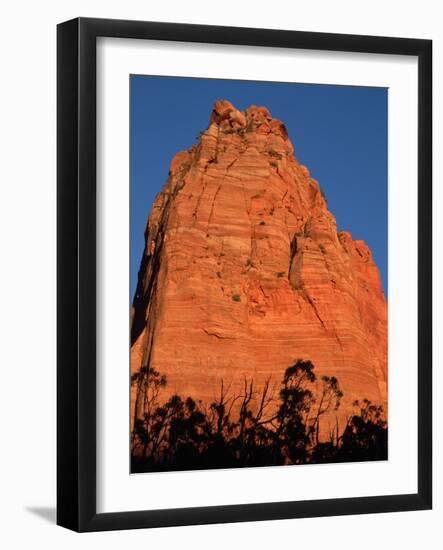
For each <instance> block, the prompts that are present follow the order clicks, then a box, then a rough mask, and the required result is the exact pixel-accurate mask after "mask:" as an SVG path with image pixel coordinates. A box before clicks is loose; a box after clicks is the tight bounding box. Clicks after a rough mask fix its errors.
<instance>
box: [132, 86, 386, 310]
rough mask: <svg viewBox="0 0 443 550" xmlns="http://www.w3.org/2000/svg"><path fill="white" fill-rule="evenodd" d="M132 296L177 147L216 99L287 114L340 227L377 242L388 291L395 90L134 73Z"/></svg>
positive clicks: (192, 137) (190, 138)
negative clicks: (390, 126)
mask: <svg viewBox="0 0 443 550" xmlns="http://www.w3.org/2000/svg"><path fill="white" fill-rule="evenodd" d="M130 96H131V107H130V110H131V112H130V123H131V129H130V132H131V145H130V153H131V167H130V168H131V228H130V231H131V299H132V297H133V295H134V291H135V287H136V284H137V273H138V269H139V266H140V260H141V255H142V252H143V247H144V228H145V224H146V219H147V217H148V215H149V212H150V209H151V205H152V202H153V200H154V198H155V195H156V194H157V193H158V192H159V191H160V190H161V188H162V187H163V185H164V183H165V181H166V179H167V177H168V171H169V164H170V162H171V159H172V158H173V156H174V155H175V153H176V152H177V151H180V150H182V149H187V148H188V147H190V146H191V145H192V144H193V143H196V141H197V136H198V134H199V132H200V131H202V130H204V129H206V128H207V126H208V121H209V116H210V113H211V110H212V105H213V103H214V101H215V100H217V99H228V100H229V101H231V102H232V103H233V104H234V106H235V107H236V108H237V109H240V110H244V109H246V108H247V107H249V105H253V104H255V105H264V106H266V107H267V108H268V109H269V110H270V111H271V114H272V116H273V117H274V118H279V119H281V120H282V121H283V122H284V123H285V125H286V127H287V129H288V132H289V137H290V139H291V141H292V143H293V145H294V151H295V156H296V158H297V159H298V160H299V161H300V162H301V163H302V164H304V165H306V166H307V167H308V168H309V170H310V172H311V175H312V177H313V178H315V179H316V180H318V182H319V183H320V185H321V187H322V189H323V190H324V192H325V194H326V197H327V199H328V205H329V209H330V210H331V212H332V213H333V214H334V216H335V217H336V219H337V227H338V229H339V230H346V231H350V232H351V233H352V236H353V238H354V239H363V240H364V241H366V243H367V244H368V245H369V247H370V248H371V250H372V253H373V255H374V259H375V261H376V263H377V265H378V267H379V269H380V273H381V277H382V282H383V287H384V289H385V292H386V295H387V268H388V266H387V252H388V251H387V99H388V91H387V89H386V88H369V87H356V86H329V85H327V86H326V85H318V84H293V83H275V82H253V81H241V80H212V79H195V78H176V77H156V76H144V75H132V76H131V77H130Z"/></svg>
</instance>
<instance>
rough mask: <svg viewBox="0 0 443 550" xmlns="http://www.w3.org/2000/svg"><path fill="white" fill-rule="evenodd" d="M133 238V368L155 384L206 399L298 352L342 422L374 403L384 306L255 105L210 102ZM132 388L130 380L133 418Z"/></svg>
mask: <svg viewBox="0 0 443 550" xmlns="http://www.w3.org/2000/svg"><path fill="white" fill-rule="evenodd" d="M145 237H146V246H145V250H144V254H143V258H142V262H141V267H140V272H139V279H138V286H137V291H136V296H135V299H134V304H133V319H132V334H131V336H132V349H131V369H132V372H133V373H136V372H138V371H139V370H140V368H141V367H143V366H144V367H146V366H149V367H153V368H155V369H156V370H158V371H160V372H161V373H162V374H166V375H167V378H168V387H167V388H166V391H169V392H171V393H172V392H179V393H180V394H182V395H184V396H187V395H191V396H193V397H194V398H195V399H201V400H202V401H203V402H209V401H211V400H213V399H214V397H215V395H216V394H217V391H218V388H219V386H220V381H221V379H223V380H224V382H225V383H229V384H231V387H233V388H234V387H236V384H238V385H240V384H241V383H242V382H243V380H244V378H245V377H246V378H248V379H250V378H253V379H254V380H255V383H256V384H257V385H258V386H261V385H262V384H263V383H264V381H265V380H266V379H268V378H269V377H271V380H272V381H274V382H275V383H279V382H280V380H281V378H282V375H283V372H284V370H285V369H286V368H287V367H288V366H290V365H291V364H292V363H293V361H294V360H296V359H298V358H302V359H310V360H311V361H312V362H313V364H314V365H315V372H316V374H317V375H320V376H321V375H328V376H336V377H337V378H338V380H339V383H340V386H341V388H342V390H343V392H344V398H343V400H342V405H341V407H340V409H339V411H338V414H339V422H340V423H341V424H342V423H343V422H344V421H345V419H346V418H347V417H348V416H349V415H350V414H351V412H352V411H354V410H355V409H354V408H353V407H352V402H353V401H354V400H356V399H362V398H364V397H367V398H368V399H370V400H371V401H373V402H375V403H378V404H384V405H385V406H386V404H387V304H386V299H385V296H384V294H383V289H382V285H381V281H380V276H379V272H378V269H377V267H376V265H375V263H374V261H373V259H372V256H371V251H370V250H369V248H368V247H367V245H366V244H365V243H364V242H363V241H360V240H353V239H352V237H351V235H350V234H349V233H347V232H337V227H336V221H335V218H334V216H333V215H332V214H331V212H329V210H328V206H327V202H326V200H325V198H324V197H323V195H322V191H321V189H320V187H319V185H318V183H317V182H316V181H315V180H314V179H312V178H311V177H310V174H309V171H308V169H307V168H306V167H304V166H302V165H301V164H300V163H299V162H298V161H297V160H296V159H295V157H294V152H293V147H292V144H291V142H290V140H289V138H288V133H287V131H286V128H285V126H284V124H283V123H282V122H280V121H279V120H276V119H273V118H272V116H271V114H270V113H269V111H268V110H267V109H266V108H265V107H256V106H251V107H249V108H248V109H247V110H246V111H245V112H240V111H238V110H236V109H235V108H234V107H233V105H232V104H231V103H229V102H228V101H217V102H216V103H215V105H214V109H213V112H212V114H211V118H210V124H209V127H208V129H207V130H206V131H205V132H203V133H202V134H201V138H200V141H199V143H198V145H196V146H193V147H192V148H191V149H189V150H187V151H182V152H179V153H178V154H177V155H176V156H175V157H174V159H173V160H172V162H171V167H170V173H169V177H168V180H167V182H166V184H165V186H164V188H163V190H162V192H161V193H159V194H158V196H157V197H156V200H155V202H154V204H153V207H152V210H151V214H150V216H149V219H148V222H147V225H146V232H145ZM141 393H142V392H141V390H140V389H137V387H133V388H132V395H131V418H132V421H133V420H134V418H136V417H138V416H140V415H142V414H143V396H142V395H141ZM334 422H335V419H334ZM322 429H323V430H327V429H328V426H324V427H323V428H322Z"/></svg>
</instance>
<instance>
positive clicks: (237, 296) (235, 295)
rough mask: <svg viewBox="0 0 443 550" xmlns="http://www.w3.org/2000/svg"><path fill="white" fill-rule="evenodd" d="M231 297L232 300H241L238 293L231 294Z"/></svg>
mask: <svg viewBox="0 0 443 550" xmlns="http://www.w3.org/2000/svg"><path fill="white" fill-rule="evenodd" d="M232 299H233V301H234V302H241V296H240V294H233V295H232Z"/></svg>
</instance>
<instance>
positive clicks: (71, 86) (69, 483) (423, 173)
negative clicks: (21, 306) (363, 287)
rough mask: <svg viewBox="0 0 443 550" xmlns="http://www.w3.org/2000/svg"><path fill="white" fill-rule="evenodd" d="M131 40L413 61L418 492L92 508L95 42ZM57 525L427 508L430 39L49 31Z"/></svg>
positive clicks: (96, 526) (138, 27) (80, 24)
mask: <svg viewBox="0 0 443 550" xmlns="http://www.w3.org/2000/svg"><path fill="white" fill-rule="evenodd" d="M98 37H115V38H136V39H144V40H168V41H171V40H173V41H182V42H196V43H212V44H230V45H248V46H267V47H280V48H302V49H308V50H328V51H342V52H361V53H378V54H400V55H409V56H416V57H417V58H418V87H419V89H418V174H417V176H418V357H417V369H418V396H417V399H418V472H417V475H418V491H417V493H415V494H399V495H392V496H375V497H358V498H339V499H325V500H309V501H294V502H273V503H260V504H240V505H229V506H211V507H199V508H181V509H166V510H151V511H149V510H140V511H136V512H118V513H97V512H96V475H97V471H96V385H97V381H96V252H97V245H96V39H97V38H98ZM57 49H58V60H57V71H58V77H57V89H58V91H57V112H58V116H57V119H58V122H57V140H58V146H57V187H58V200H57V230H58V240H57V271H58V277H57V316H58V321H57V348H58V351H57V365H58V366H57V423H58V428H57V454H58V460H57V523H58V524H59V525H61V526H64V527H67V528H69V529H73V530H75V531H79V532H80V531H82V532H83V531H104V530H113V529H132V528H147V527H166V526H178V525H194V524H210V523H222V522H240V521H256V520H274V519H285V518H305V517H320V516H330V515H346V514H368V513H374V512H395V511H411V510H426V509H430V508H431V507H432V416H431V415H432V412H431V411H432V377H431V369H432V365H431V361H432V232H431V228H432V217H431V216H432V209H431V200H432V183H431V178H432V147H431V141H432V120H431V116H432V42H431V41H430V40H421V39H420V40H418V39H406V38H388V37H374V36H354V35H342V34H323V33H315V32H296V31H286V30H263V29H254V28H233V27H216V26H201V25H188V24H175V23H174V24H173V23H157V22H155V23H153V22H140V21H122V20H107V19H88V18H79V19H74V20H71V21H67V22H64V23H61V24H60V25H58V29H57Z"/></svg>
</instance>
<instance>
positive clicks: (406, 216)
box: [97, 39, 418, 512]
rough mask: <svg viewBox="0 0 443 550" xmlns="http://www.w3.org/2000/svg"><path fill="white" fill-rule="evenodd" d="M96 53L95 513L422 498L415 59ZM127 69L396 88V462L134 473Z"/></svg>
mask: <svg viewBox="0 0 443 550" xmlns="http://www.w3.org/2000/svg"><path fill="white" fill-rule="evenodd" d="M97 53H98V60H97V75H98V90H97V97H98V98H99V102H98V105H99V110H98V117H97V128H98V141H97V144H98V145H97V150H98V162H97V181H98V194H97V205H98V207H97V212H98V223H97V227H98V228H99V229H98V250H99V251H100V261H99V262H98V273H97V280H98V281H99V291H98V301H97V321H98V326H99V327H100V329H99V331H98V351H97V358H98V364H97V366H98V384H97V386H98V393H97V397H98V424H97V441H98V444H97V452H98V459H97V472H98V487H97V510H98V511H99V512H118V511H122V510H144V509H162V508H181V507H184V506H210V505H212V506H215V505H223V504H240V503H253V502H255V503H257V502H271V501H272V502H278V501H284V500H285V501H290V500H308V499H314V498H316V499H322V498H341V497H355V496H376V495H382V494H402V493H415V492H417V460H416V459H417V447H416V424H417V409H416V395H417V381H416V373H417V367H416V357H417V311H416V302H417V296H416V289H417V254H416V251H417V250H416V249H417V177H416V174H417V101H418V100H417V59H416V57H406V56H380V55H361V54H355V53H351V54H343V53H340V54H338V53H335V52H312V51H311V52H306V51H297V52H293V51H288V50H281V49H273V48H253V47H242V48H239V47H226V46H222V47H221V46H217V45H208V44H204V45H193V44H188V45H183V44H177V43H165V42H155V41H154V42H151V41H141V40H121V39H101V40H100V41H99V43H98V52H97ZM264 66H265V67H264ZM129 74H164V75H165V74H166V75H167V74H169V75H171V74H172V75H178V76H199V77H202V76H206V77H218V78H227V77H229V78H237V79H248V80H254V79H261V78H266V80H268V81H272V80H276V81H281V80H286V81H289V82H290V81H299V82H300V81H301V82H316V83H323V84H327V83H334V84H352V85H368V84H370V85H372V86H384V87H387V88H389V92H388V127H389V172H388V181H389V200H388V203H389V215H388V218H389V219H388V224H389V225H388V235H389V246H388V248H389V255H388V263H389V283H388V284H389V360H388V362H389V404H390V406H389V460H388V461H382V462H372V463H360V464H358V463H356V464H341V465H340V466H337V465H336V464H323V465H321V466H303V467H300V466H296V467H288V468H280V467H270V468H260V469H257V468H246V469H237V470H212V471H205V472H195V471H194V472H182V473H180V474H179V475H178V474H177V473H175V472H172V473H159V474H154V473H153V474H145V475H133V476H129V475H128V447H127V445H128V405H129V404H128V392H127V391H124V388H125V387H127V383H128V382H127V380H128V378H127V376H128V371H127V369H125V368H122V365H128V347H129V344H128V334H129V326H128V321H129V320H128V315H127V308H128V302H127V296H128V295H129V270H128V264H129V239H128V238H127V237H128V231H129V210H130V209H129V170H128V166H129V156H128V152H129V111H130V109H129V85H128V84H129V82H128V75H129ZM294 139H295V140H296V139H297V136H294ZM125 259H126V261H125ZM122 389H123V391H122Z"/></svg>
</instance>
